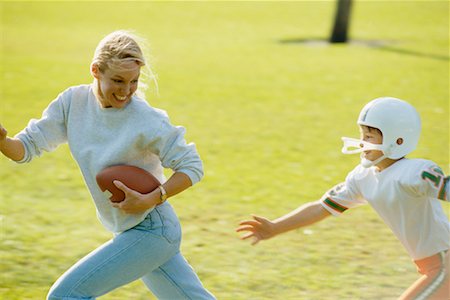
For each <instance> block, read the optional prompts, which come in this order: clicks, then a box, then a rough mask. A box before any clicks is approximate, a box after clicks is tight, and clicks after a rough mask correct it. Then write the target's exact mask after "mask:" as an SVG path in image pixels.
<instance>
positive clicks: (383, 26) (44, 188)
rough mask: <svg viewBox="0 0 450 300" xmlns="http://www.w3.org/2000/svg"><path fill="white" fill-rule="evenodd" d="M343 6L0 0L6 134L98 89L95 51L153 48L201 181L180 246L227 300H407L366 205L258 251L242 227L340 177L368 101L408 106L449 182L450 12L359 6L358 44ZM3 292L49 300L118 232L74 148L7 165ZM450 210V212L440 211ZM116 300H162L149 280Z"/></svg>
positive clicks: (182, 209) (402, 263)
mask: <svg viewBox="0 0 450 300" xmlns="http://www.w3.org/2000/svg"><path fill="white" fill-rule="evenodd" d="M334 5H335V3H334V1H323V2H322V1H299V2H79V3H75V2H63V3H60V2H5V1H2V2H0V9H1V89H0V93H1V94H0V123H1V124H3V125H4V126H5V127H6V128H7V129H8V131H9V133H10V135H14V134H16V133H17V132H18V131H20V130H21V129H22V128H23V127H24V126H26V124H27V122H28V120H29V119H31V118H38V117H39V116H40V114H41V112H42V110H43V109H44V108H45V107H46V106H47V105H48V103H49V102H50V101H51V100H53V99H54V98H55V97H56V96H57V95H58V93H60V92H61V91H63V90H64V89H66V88H67V87H68V86H71V85H77V84H82V83H89V82H91V80H92V79H91V76H90V74H89V64H90V60H91V58H92V56H93V51H94V48H95V47H96V45H97V42H98V41H99V40H100V39H101V38H102V37H103V36H104V35H105V34H107V33H109V32H111V31H113V30H116V29H121V28H124V29H135V30H136V31H137V32H138V33H139V34H140V35H142V36H144V37H146V38H148V40H149V42H150V49H151V54H152V61H153V65H154V69H155V71H156V73H157V74H158V77H159V96H157V95H156V94H155V93H154V92H151V91H150V92H149V93H148V100H149V102H150V103H151V104H152V105H153V106H156V107H159V108H162V109H165V110H167V111H168V113H169V115H170V116H171V120H172V122H173V123H174V124H181V125H184V126H185V127H186V128H187V130H188V134H187V139H188V140H189V141H194V142H195V143H196V145H197V147H198V149H199V152H200V154H201V156H202V159H203V161H204V165H205V173H206V175H205V178H204V180H203V181H202V182H200V183H199V184H198V185H196V186H195V187H193V188H192V189H190V190H188V191H186V192H185V193H183V194H181V195H179V196H177V197H175V198H173V199H172V200H171V203H172V204H173V206H174V207H175V209H176V211H177V213H178V214H179V216H180V219H181V222H182V225H183V229H184V236H183V244H182V251H183V253H184V255H185V256H186V258H187V259H188V260H189V261H190V262H191V264H192V265H193V266H194V268H195V269H196V271H197V272H198V274H199V276H200V277H201V279H202V281H203V283H204V284H205V285H206V287H207V288H208V289H210V290H211V291H212V292H213V293H214V294H215V295H216V296H217V297H218V299H230V300H239V299H242V300H244V299H245V300H246V299H261V300H263V299H280V300H284V299H312V300H316V299H317V300H328V299H329V300H331V299H333V300H335V299H340V300H341V299H352V300H353V299H364V300H366V299H374V300H375V299H376V300H380V299H396V297H397V296H398V295H399V294H401V292H402V291H403V290H404V289H405V288H406V287H407V286H408V285H409V284H411V283H412V282H413V281H414V280H415V279H416V278H417V274H416V273H415V267H414V265H413V264H412V262H411V261H410V259H409V257H408V256H407V254H406V252H405V251H404V250H403V248H402V247H401V245H400V243H399V242H398V241H397V240H396V239H395V237H394V236H393V235H392V234H391V232H390V230H389V229H388V228H387V227H386V226H385V225H384V224H383V222H382V221H381V220H380V218H379V217H378V216H377V215H376V214H375V213H374V212H373V211H372V210H371V208H370V207H363V208H358V209H355V210H354V211H349V212H347V213H346V214H345V215H344V216H342V217H341V218H329V219H327V220H326V221H324V222H322V223H319V224H316V225H314V226H311V227H309V228H307V230H298V231H294V232H291V233H288V234H285V235H283V236H280V237H278V238H276V239H273V240H269V241H266V242H262V243H260V244H259V245H257V246H256V247H252V246H250V245H249V244H248V243H246V242H243V241H240V240H239V236H238V235H237V234H236V233H235V232H234V229H235V227H236V226H237V224H238V222H239V221H240V220H242V219H246V218H248V216H249V214H251V213H255V214H259V215H263V216H266V217H268V218H275V217H278V216H280V215H282V214H285V213H287V212H289V211H290V210H292V209H294V208H296V207H297V206H299V205H301V204H303V203H305V202H308V201H311V200H315V199H317V198H319V197H320V196H321V195H322V194H323V192H325V191H326V190H327V189H328V188H329V187H331V186H332V185H334V184H335V183H338V182H340V181H342V180H343V179H344V178H345V176H346V174H347V172H349V171H350V170H351V169H352V168H353V167H354V165H355V164H357V163H358V161H359V159H358V156H344V155H343V154H341V153H340V148H341V141H340V137H341V136H355V137H356V136H357V135H358V128H357V126H356V117H357V115H358V113H359V111H360V109H361V108H362V106H363V105H364V104H365V103H366V102H368V101H369V100H371V99H373V98H376V97H379V96H384V95H390V96H395V97H399V98H403V99H406V100H408V101H410V102H411V103H412V104H413V105H415V106H416V107H417V109H418V110H419V112H420V113H421V116H422V121H423V132H422V137H421V141H420V144H419V147H418V149H417V150H416V151H415V152H414V153H413V154H412V155H411V157H423V158H427V159H431V160H434V161H435V162H437V163H438V164H439V165H441V166H442V167H443V169H444V171H445V172H447V173H448V172H449V102H448V101H449V56H448V55H449V41H448V36H449V35H448V34H449V31H448V28H449V4H448V2H447V1H379V2H378V1H371V2H368V1H356V3H354V7H353V9H354V10H353V16H352V22H351V34H350V35H351V38H352V40H353V41H354V42H353V43H351V44H348V45H334V46H329V45H325V44H323V43H302V42H300V41H302V40H311V39H313V40H317V39H319V40H321V39H326V38H327V37H328V35H329V32H330V30H331V24H332V18H333V14H334ZM0 199H1V201H0V214H1V216H0V217H1V219H0V220H1V249H0V253H1V257H0V258H1V260H0V261H1V262H0V267H1V269H0V272H1V281H0V298H1V299H5V300H16V299H20V300H22V299H44V298H45V295H46V293H47V291H48V288H49V287H50V286H51V285H52V283H53V282H54V281H55V280H56V279H57V278H58V276H59V275H60V274H61V273H62V272H64V271H65V270H66V269H67V268H69V267H70V266H71V265H72V264H74V263H75V262H76V261H77V260H78V259H79V258H81V257H82V256H84V255H85V254H87V253H88V252H90V251H91V250H93V249H94V248H95V247H97V246H99V245H100V244H102V243H103V242H105V241H106V240H108V239H109V238H110V237H111V236H110V234H109V233H108V232H107V231H106V230H105V229H103V228H102V227H101V225H100V224H99V222H98V221H97V219H96V216H95V209H94V206H93V204H92V201H91V199H90V195H89V194H88V192H87V189H86V187H85V186H84V183H83V181H82V178H81V174H80V172H79V170H78V168H77V166H76V164H75V163H74V162H73V160H72V158H71V155H70V152H69V150H68V147H67V146H66V145H62V146H61V147H59V148H58V149H57V150H56V151H55V152H53V153H50V154H45V155H44V156H43V157H41V158H40V159H36V160H34V161H33V162H32V163H30V164H28V165H17V164H14V163H12V162H10V161H8V160H7V159H5V158H4V157H2V158H0ZM444 207H445V209H446V210H447V211H448V210H449V207H450V206H449V205H446V204H444ZM101 299H104V300H122V299H155V298H153V296H152V295H150V293H149V292H148V291H147V290H146V289H145V287H144V286H143V284H142V283H140V282H135V283H132V284H130V285H128V286H125V287H122V288H120V289H118V290H116V291H114V292H112V293H110V294H109V295H106V296H104V297H101Z"/></svg>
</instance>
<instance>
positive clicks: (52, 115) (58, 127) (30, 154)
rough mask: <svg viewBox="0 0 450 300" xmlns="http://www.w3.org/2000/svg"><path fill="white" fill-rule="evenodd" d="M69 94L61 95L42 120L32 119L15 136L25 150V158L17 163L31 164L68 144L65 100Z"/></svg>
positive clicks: (51, 104)
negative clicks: (44, 154)
mask: <svg viewBox="0 0 450 300" xmlns="http://www.w3.org/2000/svg"><path fill="white" fill-rule="evenodd" d="M68 94H70V90H68V91H65V92H63V93H61V94H60V95H59V96H58V97H57V98H56V99H55V100H53V101H52V102H51V103H50V105H49V106H48V107H47V108H46V109H45V110H44V112H43V113H42V117H41V118H40V119H31V120H30V122H29V123H28V125H27V127H25V129H23V130H22V131H21V132H19V133H18V134H17V135H16V136H15V137H16V138H18V139H19V140H20V141H21V142H22V143H23V145H24V148H25V155H24V158H23V159H22V160H20V161H17V163H26V162H30V161H31V160H32V159H33V158H34V157H36V156H41V155H42V153H43V151H46V152H50V151H53V150H55V149H56V147H57V146H58V145H60V144H62V143H65V142H67V130H66V113H65V111H64V99H65V98H67V97H68V96H69V95H68Z"/></svg>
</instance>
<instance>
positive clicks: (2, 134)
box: [0, 124, 8, 144]
mask: <svg viewBox="0 0 450 300" xmlns="http://www.w3.org/2000/svg"><path fill="white" fill-rule="evenodd" d="M7 136H8V131H7V130H6V129H5V128H3V126H2V124H0V144H3V143H4V142H5V141H6V137H7Z"/></svg>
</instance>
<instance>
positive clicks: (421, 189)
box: [411, 163, 450, 201]
mask: <svg viewBox="0 0 450 300" xmlns="http://www.w3.org/2000/svg"><path fill="white" fill-rule="evenodd" d="M416 174H417V173H416ZM418 174H419V176H417V175H416V176H414V177H413V179H412V182H411V188H412V189H413V191H414V192H415V193H418V194H420V195H422V196H428V197H432V198H437V199H439V200H443V201H450V200H449V192H450V190H449V189H450V186H449V180H450V177H449V176H445V174H444V172H443V171H442V169H441V168H440V167H439V166H437V165H436V164H434V163H431V164H427V165H424V166H423V167H421V168H420V170H419V172H418Z"/></svg>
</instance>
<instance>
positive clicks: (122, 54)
mask: <svg viewBox="0 0 450 300" xmlns="http://www.w3.org/2000/svg"><path fill="white" fill-rule="evenodd" d="M138 42H139V43H138ZM139 44H141V45H145V44H146V43H145V41H144V39H142V38H140V37H138V36H137V35H135V34H134V33H132V32H131V31H127V30H117V31H114V32H112V33H110V34H108V35H107V36H105V37H104V38H103V39H102V40H101V41H100V42H99V43H98V45H97V48H96V49H95V53H94V57H93V59H92V64H95V65H97V67H98V69H99V71H100V72H102V73H103V72H104V71H105V70H106V69H112V70H126V67H125V65H126V63H127V62H135V63H137V64H138V65H139V66H140V67H143V68H144V70H142V71H141V79H140V80H139V85H138V91H137V94H138V96H141V97H144V94H145V91H146V90H147V87H148V85H147V82H148V81H152V82H153V84H154V85H155V91H156V93H157V92H158V83H157V81H156V76H155V74H154V73H153V71H152V70H151V68H150V66H149V64H148V62H147V60H146V58H145V55H144V51H142V48H141V46H140V45H139ZM142 77H143V78H142Z"/></svg>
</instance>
